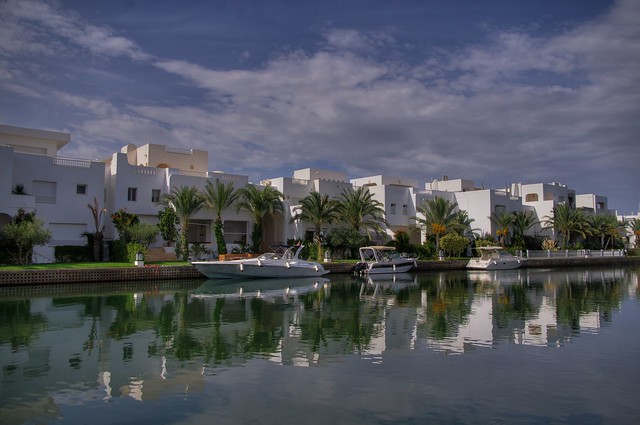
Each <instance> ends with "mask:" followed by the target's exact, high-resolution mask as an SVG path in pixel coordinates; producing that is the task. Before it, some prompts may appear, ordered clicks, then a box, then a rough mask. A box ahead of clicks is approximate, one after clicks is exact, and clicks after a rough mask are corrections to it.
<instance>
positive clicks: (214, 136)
mask: <svg viewBox="0 0 640 425" xmlns="http://www.w3.org/2000/svg"><path fill="white" fill-rule="evenodd" d="M7 4H10V5H11V6H12V7H11V17H12V18H11V19H9V22H10V23H11V26H9V27H3V28H2V29H0V34H2V33H3V31H4V32H5V33H6V32H7V31H8V32H9V33H10V34H20V35H23V36H24V37H22V38H21V39H20V40H17V41H16V40H14V41H6V40H5V41H0V52H4V53H5V55H17V54H19V52H20V51H23V52H27V53H28V54H32V53H42V54H43V55H52V54H53V53H56V52H64V51H65V49H69V44H68V43H72V44H73V45H74V46H76V48H83V49H86V50H87V51H89V52H91V53H92V54H94V55H97V56H100V57H102V56H106V57H115V56H122V57H128V58H130V59H132V60H133V62H134V63H137V64H138V65H139V66H140V67H145V66H149V65H151V66H153V67H154V68H155V69H154V71H156V72H157V70H158V69H159V70H162V71H165V72H166V73H167V74H166V76H167V78H168V81H171V80H170V78H172V77H173V76H178V77H180V79H181V81H179V82H177V83H176V82H173V84H175V85H176V86H177V85H179V84H186V85H188V86H190V87H189V88H191V89H193V88H197V89H198V90H199V91H201V92H203V93H204V95H205V96H203V97H204V99H205V100H204V101H201V102H199V103H198V102H192V103H190V104H189V106H184V105H176V104H174V103H172V102H171V100H167V101H166V102H163V103H162V104H160V103H159V102H157V101H155V102H153V101H146V100H143V99H133V100H131V99H129V100H128V101H127V102H126V103H115V102H114V101H112V100H111V99H110V98H109V96H108V95H105V96H104V97H95V96H94V97H91V96H85V95H82V94H72V93H70V92H69V91H66V90H60V91H58V92H55V93H54V95H55V96H57V97H59V98H60V100H62V101H63V102H64V103H65V104H66V105H72V106H74V107H75V108H77V110H78V111H81V113H82V114H83V118H82V119H81V120H80V121H79V122H78V123H77V125H76V126H75V127H76V128H74V133H73V135H74V136H73V138H74V140H83V139H86V140H100V141H104V143H103V144H102V145H101V147H100V149H102V150H103V151H105V150H106V149H113V148H114V147H115V145H116V144H117V143H123V142H124V143H129V142H133V143H146V142H157V143H165V144H169V145H177V146H184V147H193V148H200V149H207V150H209V151H210V158H211V163H212V167H213V168H215V169H223V170H232V171H235V172H246V173H255V172H258V171H259V172H262V173H264V174H266V173H270V170H274V169H275V168H276V167H280V166H282V167H290V168H297V167H307V166H309V164H310V163H311V162H320V163H324V164H328V166H330V167H334V168H338V169H343V170H347V171H350V170H353V171H355V172H358V173H387V174H391V175H402V176H407V177H413V178H416V179H418V180H421V181H428V180H430V179H431V178H432V177H437V176H440V175H442V174H448V175H449V176H451V177H454V176H457V177H464V178H471V179H476V180H478V181H484V182H485V183H487V184H488V185H490V184H496V181H495V179H498V182H497V183H498V184H500V185H502V184H504V183H505V182H506V181H507V180H509V179H516V178H517V179H521V180H525V181H546V180H550V179H553V180H561V181H562V180H564V181H565V182H567V183H569V184H578V183H582V182H583V181H587V180H586V179H585V173H587V174H593V176H591V175H589V176H587V177H588V179H590V180H589V181H591V182H592V183H593V184H599V185H600V187H605V186H603V179H602V178H600V179H599V178H598V175H601V173H600V172H599V171H600V170H598V169H594V167H600V168H602V169H606V170H607V178H609V176H611V178H617V179H626V180H629V179H631V180H633V179H634V178H635V180H633V181H634V182H636V183H638V184H640V182H639V181H638V178H639V177H638V176H637V173H636V174H635V175H634V176H631V177H629V176H626V175H625V173H626V174H629V173H630V171H629V170H633V169H635V164H634V163H635V162H636V161H637V157H638V156H639V154H640V151H639V147H638V144H637V135H638V134H640V128H639V127H638V126H639V124H638V123H637V116H639V115H640V99H639V96H638V94H637V93H638V90H637V87H638V83H640V42H639V41H640V28H639V27H638V25H637V22H640V7H639V5H640V3H639V2H635V1H632V0H625V1H621V2H619V3H616V6H615V7H614V8H613V9H612V10H611V12H610V13H609V14H607V15H605V16H603V17H601V18H600V19H597V20H594V21H592V22H588V23H585V24H582V25H579V26H576V27H574V28H572V29H569V30H567V31H565V32H564V33H559V34H555V35H552V36H546V37H542V36H540V35H538V36H534V35H532V34H531V33H528V32H525V31H520V32H517V31H513V30H510V31H503V32H500V31H494V32H493V33H491V34H490V37H489V38H488V39H487V40H480V41H478V43H477V44H475V45H472V46H468V47H466V48H463V49H459V50H456V51H453V52H443V51H439V52H438V54H437V55H435V54H434V56H433V57H429V58H425V60H424V61H423V62H422V63H418V64H415V63H414V62H411V63H409V62H402V61H401V60H400V59H398V58H399V57H400V55H394V56H393V57H394V58H395V59H394V60H379V59H376V57H378V56H380V55H370V53H371V52H372V51H374V50H375V49H379V50H378V52H382V51H383V49H384V48H385V47H388V46H390V45H394V40H393V38H391V37H390V36H389V33H388V32H386V31H381V32H380V33H379V34H374V33H371V32H366V33H365V32H361V31H357V30H354V29H331V30H328V31H326V32H325V33H324V34H323V35H324V37H325V40H326V43H325V44H323V45H322V46H321V48H320V49H318V50H316V51H313V52H311V51H306V52H303V51H298V52H295V53H293V54H288V55H282V56H278V57H275V58H273V59H272V60H270V61H268V62H267V63H265V64H264V65H263V66H262V67H261V68H258V69H244V70H224V69H211V68H208V67H206V66H203V65H201V64H199V63H195V61H194V62H190V61H187V60H183V59H174V58H159V56H157V55H154V56H152V55H151V54H149V53H147V52H144V51H142V50H141V49H140V48H139V47H138V45H137V44H136V43H135V42H134V41H133V40H130V39H127V38H124V37H120V36H118V35H117V34H116V32H115V31H112V30H110V29H108V28H104V27H96V26H94V25H91V24H89V23H87V22H84V21H83V20H82V19H80V18H79V17H77V16H74V15H73V14H70V13H67V12H64V11H61V10H59V9H58V8H56V7H53V6H51V5H50V4H48V3H39V2H33V1H24V2H7V3H5V5H4V6H2V5H0V8H2V7H4V8H5V9H7V7H8V6H7ZM14 6H15V7H14ZM16 20H21V21H26V22H27V23H28V25H16V24H15V23H16V22H17V21H16ZM6 28H9V29H6ZM46 33H50V34H53V35H54V38H53V39H47V38H46V37H44V35H45V34H46ZM10 34H8V35H10ZM56 38H58V39H64V40H66V41H67V44H59V45H58V44H56V43H55V42H54V41H52V40H55V39H56ZM374 56H375V57H374ZM29 74H30V73H29V72H28V71H27V70H25V69H24V68H20V67H18V68H15V69H13V70H12V71H11V73H0V81H5V83H6V84H5V88H6V89H8V90H13V91H19V90H23V91H24V94H26V95H29V91H31V94H34V93H37V92H39V87H40V86H39V85H35V86H34V85H33V83H28V82H27V78H26V77H27V76H28V75H29ZM33 74H34V72H31V75H33ZM144 83H146V82H144V81H141V84H144ZM8 84H10V85H8ZM30 84H31V85H30ZM39 84H44V83H39ZM160 90H161V89H160ZM603 146H606V155H603V154H602V152H603ZM112 151H113V150H112ZM105 152H106V151H105ZM103 153H104V152H103ZM594 158H598V159H597V161H594ZM266 164H271V165H266ZM569 164H588V167H587V168H586V170H587V171H586V172H585V171H584V170H583V169H581V168H580V167H577V166H573V167H572V166H569ZM267 167H270V168H267ZM243 170H245V171H243ZM264 174H263V175H261V176H260V177H273V176H272V175H268V174H267V175H264ZM607 183H608V182H607ZM589 190H592V189H589ZM593 190H596V189H593ZM605 194H606V193H605Z"/></svg>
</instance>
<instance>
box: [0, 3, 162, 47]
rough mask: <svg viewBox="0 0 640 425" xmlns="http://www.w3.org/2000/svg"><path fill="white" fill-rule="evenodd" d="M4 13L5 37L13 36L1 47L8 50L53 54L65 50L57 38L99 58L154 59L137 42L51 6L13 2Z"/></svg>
mask: <svg viewBox="0 0 640 425" xmlns="http://www.w3.org/2000/svg"><path fill="white" fill-rule="evenodd" d="M0 13H1V14H2V15H3V16H4V18H2V21H3V24H4V25H6V26H10V28H9V30H8V31H7V29H6V28H5V32H10V34H5V35H8V36H10V37H8V38H4V37H3V39H4V40H5V41H4V42H2V43H1V44H0V47H1V48H2V49H3V50H4V51H9V52H13V53H17V52H18V51H21V52H32V53H43V52H44V53H47V54H49V55H52V54H54V53H56V52H58V53H60V52H63V51H65V50H66V48H63V47H62V45H61V44H60V43H58V42H57V40H56V39H51V38H50V37H51V36H52V35H53V36H55V37H60V38H62V39H64V40H65V42H68V43H71V44H75V45H77V46H79V47H82V48H85V49H87V50H89V51H90V52H92V53H93V54H97V55H105V56H111V57H115V56H127V57H129V58H131V59H134V60H146V59H149V58H150V55H148V54H147V53H144V52H143V51H142V50H141V49H140V48H139V47H138V46H137V45H136V44H135V43H134V42H133V41H131V40H129V39H127V38H124V37H121V36H117V35H114V34H113V32H112V31H111V30H109V29H107V28H100V27H96V26H94V25H91V24H88V23H86V22H84V21H83V20H82V19H81V18H79V17H77V16H75V15H73V14H71V13H67V12H64V11H62V10H60V9H58V8H57V7H55V6H53V5H52V4H49V3H45V2H40V1H32V0H9V1H7V2H5V3H3V4H2V5H1V6H0ZM17 23H19V25H18V24H17ZM45 31H46V32H45ZM16 39H17V40H19V41H16Z"/></svg>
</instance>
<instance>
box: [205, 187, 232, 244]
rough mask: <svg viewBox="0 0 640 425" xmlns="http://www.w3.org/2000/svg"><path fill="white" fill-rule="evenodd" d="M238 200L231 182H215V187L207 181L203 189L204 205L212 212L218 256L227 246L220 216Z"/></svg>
mask: <svg viewBox="0 0 640 425" xmlns="http://www.w3.org/2000/svg"><path fill="white" fill-rule="evenodd" d="M239 198H240V192H238V191H236V190H235V189H234V188H233V182H229V184H225V183H222V182H221V181H220V180H216V183H215V185H214V184H213V183H211V182H210V181H207V183H206V186H205V188H204V205H205V207H206V208H208V209H210V210H211V211H213V215H214V217H215V220H214V224H213V227H214V234H215V236H216V244H217V245H218V254H226V253H227V244H226V243H225V241H224V224H223V223H222V214H223V213H224V212H225V210H226V209H227V208H229V207H230V206H231V205H232V204H233V203H234V202H236V201H237V200H238V199H239Z"/></svg>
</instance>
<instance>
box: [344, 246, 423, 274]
mask: <svg viewBox="0 0 640 425" xmlns="http://www.w3.org/2000/svg"><path fill="white" fill-rule="evenodd" d="M416 266H417V262H416V258H415V257H404V256H402V255H400V254H398V253H397V252H396V249H395V248H394V247H392V246H363V247H361V248H360V261H359V262H358V263H356V265H355V266H354V268H353V271H354V273H357V274H379V273H387V274H388V273H406V272H408V271H409V270H411V269H412V268H414V267H416Z"/></svg>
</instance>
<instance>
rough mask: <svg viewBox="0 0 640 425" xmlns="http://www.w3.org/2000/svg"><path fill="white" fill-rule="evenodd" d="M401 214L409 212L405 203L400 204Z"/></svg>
mask: <svg viewBox="0 0 640 425" xmlns="http://www.w3.org/2000/svg"><path fill="white" fill-rule="evenodd" d="M402 214H403V215H407V214H409V211H408V209H407V204H404V205H403V206H402Z"/></svg>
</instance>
